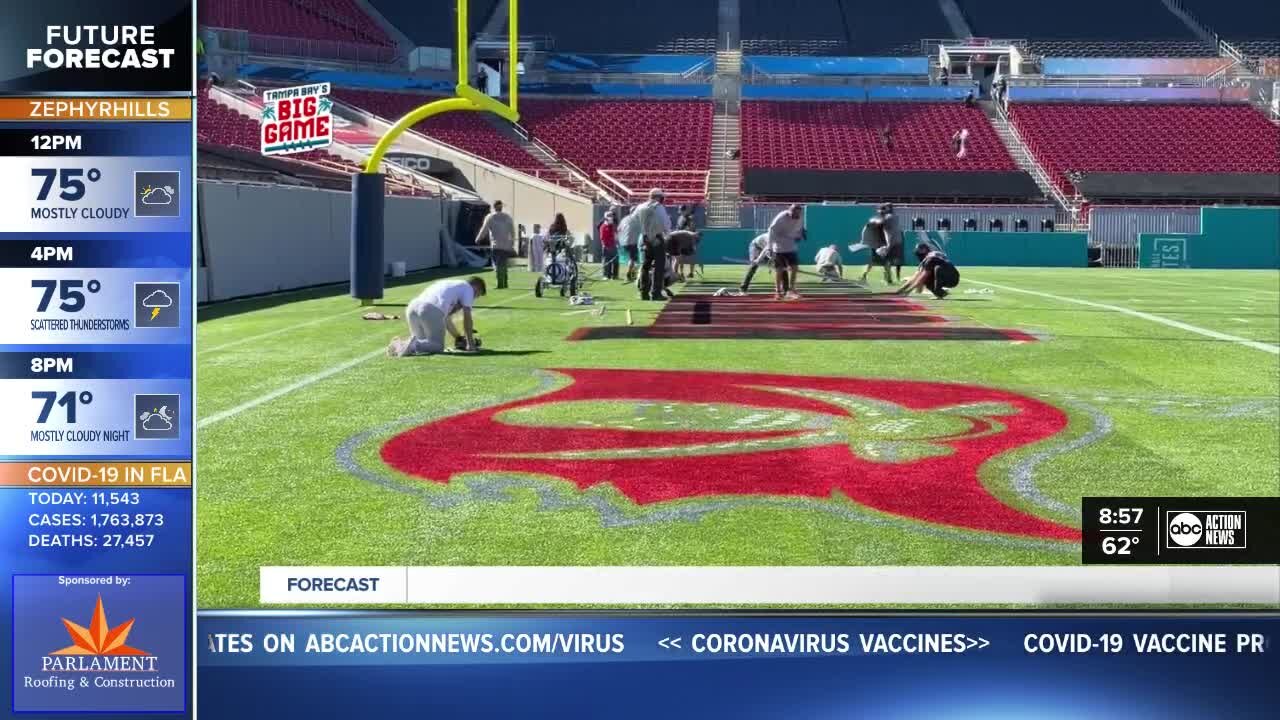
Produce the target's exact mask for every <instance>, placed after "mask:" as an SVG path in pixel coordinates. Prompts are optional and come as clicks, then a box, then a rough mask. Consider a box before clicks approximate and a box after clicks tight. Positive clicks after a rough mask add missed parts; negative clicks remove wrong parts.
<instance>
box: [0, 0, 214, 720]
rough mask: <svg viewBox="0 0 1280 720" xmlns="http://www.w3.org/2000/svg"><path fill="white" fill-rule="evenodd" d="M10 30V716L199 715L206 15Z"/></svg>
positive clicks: (21, 20)
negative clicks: (200, 118)
mask: <svg viewBox="0 0 1280 720" xmlns="http://www.w3.org/2000/svg"><path fill="white" fill-rule="evenodd" d="M4 16H5V23H4V24H5V26H6V27H4V28H3V29H0V178H2V179H3V180H2V182H0V188H3V190H2V191H0V308H2V310H0V568H3V573H2V574H0V583H2V584H0V618H3V620H0V624H3V626H4V627H3V632H2V633H0V643H2V644H3V645H4V647H3V648H2V650H3V652H0V671H2V672H0V688H3V694H4V695H6V696H7V697H6V698H5V702H4V703H3V704H0V717H5V716H20V717H32V716H40V715H43V714H46V713H58V716H59V717H69V716H70V717H74V716H77V715H81V714H83V715H86V716H90V715H97V714H99V713H103V712H108V713H113V716H115V717H130V716H133V715H137V716H143V715H146V716H152V715H154V714H155V713H168V714H172V715H175V716H184V715H186V716H189V715H190V708H191V705H192V702H191V699H192V665H191V662H190V656H191V650H192V646H191V639H190V629H191V609H192V605H193V587H192V570H193V568H192V564H193V563H192V542H193V502H194V500H193V477H192V452H193V435H192V433H193V430H194V424H193V422H192V418H193V416H194V412H193V410H194V407H193V404H194V396H193V392H192V387H193V384H192V368H193V363H192V350H193V347H192V344H193V336H194V311H193V308H194V292H195V288H194V287H193V282H192V280H193V274H192V271H193V267H192V266H193V262H192V261H193V242H192V240H193V227H194V225H193V218H194V217H195V215H196V213H195V195H194V193H195V183H194V170H195V167H194V135H193V127H192V123H193V110H194V97H193V94H192V90H193V81H192V63H193V39H194V33H193V31H192V24H191V20H192V8H191V3H189V2H168V1H166V0H160V1H156V0H148V1H147V2H140V1H139V2H129V1H124V0H106V1H104V2H94V3H83V2H72V1H70V0H42V2H41V3H30V4H27V5H26V6H22V7H19V6H18V5H17V4H16V3H13V4H12V7H6V8H5V11H4Z"/></svg>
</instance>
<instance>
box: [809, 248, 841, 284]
mask: <svg viewBox="0 0 1280 720" xmlns="http://www.w3.org/2000/svg"><path fill="white" fill-rule="evenodd" d="M813 264H814V265H816V266H817V269H818V277H820V278H822V282H832V281H835V280H841V279H843V278H844V263H843V262H841V261H840V251H839V250H838V249H836V246H835V245H828V246H826V247H824V248H822V249H821V250H819V251H818V254H817V256H815V257H814V258H813Z"/></svg>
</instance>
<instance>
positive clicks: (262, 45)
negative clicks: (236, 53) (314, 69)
mask: <svg viewBox="0 0 1280 720" xmlns="http://www.w3.org/2000/svg"><path fill="white" fill-rule="evenodd" d="M198 8H199V10H198V17H199V22H200V24H201V25H208V26H212V27H223V28H233V29H238V30H248V31H249V32H250V33H253V34H256V35H266V36H283V37H288V38H299V39H305V40H311V41H328V42H327V43H326V42H316V43H311V44H308V45H306V46H303V45H299V46H298V49H297V54H302V53H305V54H308V55H316V56H321V57H341V58H342V59H357V58H346V55H348V54H352V53H354V52H355V51H357V50H359V51H361V52H360V54H361V55H362V58H360V59H365V60H376V61H379V62H389V61H391V60H392V59H394V58H395V56H396V46H395V41H393V40H392V39H391V38H390V37H389V36H388V35H387V33H386V32H385V31H384V30H383V29H382V28H381V27H380V26H379V25H378V24H377V23H376V22H374V21H373V20H372V19H371V18H369V16H368V15H366V14H365V13H364V11H363V10H361V9H360V6H359V5H358V4H357V3H356V2H355V0H306V2H302V1H301V0H218V2H204V3H199V4H198ZM339 44H341V45H346V46H348V47H347V48H345V49H339V47H337V46H338V45H339ZM250 49H251V50H254V51H257V52H271V51H274V52H278V53H280V54H292V53H291V52H290V49H289V48H288V47H286V46H284V45H279V46H278V47H277V46H276V45H273V43H271V42H269V41H266V40H262V39H256V40H255V39H253V38H251V39H250Z"/></svg>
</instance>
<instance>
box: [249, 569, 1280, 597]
mask: <svg viewBox="0 0 1280 720" xmlns="http://www.w3.org/2000/svg"><path fill="white" fill-rule="evenodd" d="M259 583H260V584H259V599H260V601H261V602H262V604H264V605H326V606H341V605H353V604H354V605H374V604H377V605H401V604H412V605H451V606H457V605H538V604H548V605H576V606H600V605H647V604H655V605H671V604H675V605H781V606H798V605H824V604H832V605H863V604H866V605H918V604H924V605H937V604H957V605H987V606H990V605H1004V604H1012V605H1050V604H1087V605H1101V604H1122V605H1166V604H1202V605H1222V604H1241V605H1252V604H1258V605H1265V606H1270V607H1276V606H1280V567H1264V566H1254V567H1249V566H1223V567H1209V566H1201V567H1176V566H1147V567H1124V568H1119V567H1079V566H1070V567H1069V566H1063V567H931V566H922V567H896V566H895V567H445V566H440V567H262V568H260V569H259Z"/></svg>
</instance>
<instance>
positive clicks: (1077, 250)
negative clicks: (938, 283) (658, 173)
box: [698, 205, 1089, 267]
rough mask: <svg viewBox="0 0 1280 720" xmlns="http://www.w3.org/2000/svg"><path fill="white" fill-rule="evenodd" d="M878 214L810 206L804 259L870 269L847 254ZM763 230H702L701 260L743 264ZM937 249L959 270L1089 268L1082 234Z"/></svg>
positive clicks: (934, 237) (960, 239) (984, 239)
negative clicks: (832, 258)
mask: <svg viewBox="0 0 1280 720" xmlns="http://www.w3.org/2000/svg"><path fill="white" fill-rule="evenodd" d="M874 213H875V208H874V207H872V206H870V205H810V206H808V207H807V208H806V209H805V229H806V230H807V232H808V239H807V240H806V241H805V242H804V243H802V244H801V249H800V260H801V262H803V263H806V264H807V263H808V262H809V261H811V260H812V259H813V256H814V255H815V254H817V252H818V248H820V247H823V246H825V245H835V246H836V247H837V248H839V249H840V256H841V257H842V258H843V260H844V262H845V264H846V265H863V264H866V262H867V258H868V251H866V250H861V251H859V252H857V253H851V252H849V245H851V244H853V243H856V242H858V241H859V240H860V239H861V237H862V226H863V225H865V224H866V222H867V220H869V219H870V218H871V216H872V215H873V214H874ZM764 229H765V228H753V229H743V230H704V231H703V233H702V242H701V244H700V245H699V247H698V259H699V261H700V262H702V263H704V264H708V265H711V264H725V263H731V262H741V263H745V262H746V260H747V244H748V243H750V242H751V239H752V238H753V237H755V236H756V235H757V234H759V233H761V232H763V231H764ZM917 238H918V233H914V232H910V231H908V232H906V233H904V240H905V242H906V244H907V246H908V247H907V253H908V257H907V260H908V262H907V264H908V265H912V264H914V262H913V261H912V259H911V256H910V252H911V248H913V247H915V244H916V242H917ZM929 239H930V240H931V241H932V242H933V243H934V244H939V243H941V244H942V245H943V246H944V247H946V250H947V255H948V256H949V257H950V258H951V260H952V262H954V263H955V264H956V265H959V266H961V267H963V266H977V265H994V266H1003V267H1087V266H1088V264H1089V239H1088V235H1087V234H1086V233H1082V232H1051V233H1046V232H1018V233H1015V232H985V231H972V232H955V231H953V232H950V233H947V234H946V238H945V242H943V240H944V238H942V237H941V236H940V234H939V233H937V232H930V233H929Z"/></svg>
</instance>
